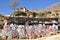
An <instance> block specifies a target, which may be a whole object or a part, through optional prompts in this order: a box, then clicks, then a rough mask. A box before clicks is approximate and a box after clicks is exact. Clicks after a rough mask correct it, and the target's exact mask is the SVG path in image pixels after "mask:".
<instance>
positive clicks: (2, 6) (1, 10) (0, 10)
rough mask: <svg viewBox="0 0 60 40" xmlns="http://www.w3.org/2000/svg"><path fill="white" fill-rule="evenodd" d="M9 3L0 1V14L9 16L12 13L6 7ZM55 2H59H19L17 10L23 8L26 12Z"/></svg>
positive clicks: (30, 0)
mask: <svg viewBox="0 0 60 40" xmlns="http://www.w3.org/2000/svg"><path fill="white" fill-rule="evenodd" d="M10 2H11V0H0V14H11V13H12V12H13V10H12V9H10V8H9V7H8V4H9V3H10ZM57 2H60V0H20V2H19V6H17V8H20V7H21V6H25V7H26V8H27V9H28V10H31V9H35V8H40V9H41V8H46V7H48V6H50V5H51V4H54V3H57Z"/></svg>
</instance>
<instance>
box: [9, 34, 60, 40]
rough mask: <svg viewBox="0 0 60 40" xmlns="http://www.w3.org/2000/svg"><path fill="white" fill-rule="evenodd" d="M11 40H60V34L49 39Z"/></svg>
mask: <svg viewBox="0 0 60 40" xmlns="http://www.w3.org/2000/svg"><path fill="white" fill-rule="evenodd" d="M9 40H60V34H57V35H53V36H49V37H42V38H37V39H9Z"/></svg>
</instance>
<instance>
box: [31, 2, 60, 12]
mask: <svg viewBox="0 0 60 40" xmlns="http://www.w3.org/2000/svg"><path fill="white" fill-rule="evenodd" d="M53 10H60V2H58V3H55V4H52V5H50V6H49V7H47V8H44V9H33V10H31V11H32V12H37V13H40V12H44V11H53Z"/></svg>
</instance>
